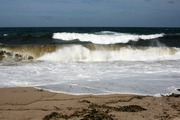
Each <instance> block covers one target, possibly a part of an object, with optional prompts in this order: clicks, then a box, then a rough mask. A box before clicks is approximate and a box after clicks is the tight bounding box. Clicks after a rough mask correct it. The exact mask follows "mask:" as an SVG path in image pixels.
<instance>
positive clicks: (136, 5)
mask: <svg viewBox="0 0 180 120" xmlns="http://www.w3.org/2000/svg"><path fill="white" fill-rule="evenodd" d="M0 27H180V0H0Z"/></svg>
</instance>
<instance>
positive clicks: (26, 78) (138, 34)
mask: <svg viewBox="0 0 180 120" xmlns="http://www.w3.org/2000/svg"><path fill="white" fill-rule="evenodd" d="M7 87H35V88H39V89H44V90H48V91H53V92H61V93H68V94H77V95H81V94H141V95H155V96H158V95H160V94H164V95H166V94H171V93H179V92H178V90H177V89H178V88H180V28H128V27H127V28H126V27H125V28H122V27H112V28H111V27H57V28H56V27H48V28H45V27H44V28H38V27H36V28H35V27H34V28H0V88H7Z"/></svg>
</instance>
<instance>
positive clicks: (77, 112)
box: [0, 87, 180, 120]
mask: <svg viewBox="0 0 180 120" xmlns="http://www.w3.org/2000/svg"><path fill="white" fill-rule="evenodd" d="M0 97H1V99H0V106H1V107H0V120H1V119H2V120H11V119H13V120H26V119H27V120H29V119H30V120H54V119H56V120H65V119H67V120H80V119H87V120H93V119H95V118H96V119H103V120H119V119H120V120H130V119H137V120H149V119H152V120H156V119H162V120H180V95H173V94H172V95H169V96H162V97H153V96H143V95H134V94H108V95H89V94H88V95H71V94H66V93H53V92H48V91H45V90H42V89H37V88H33V87H22V88H19V87H16V88H0Z"/></svg>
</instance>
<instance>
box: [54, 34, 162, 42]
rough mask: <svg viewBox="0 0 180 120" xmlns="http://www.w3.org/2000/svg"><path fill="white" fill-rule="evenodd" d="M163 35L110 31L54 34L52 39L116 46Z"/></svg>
mask: <svg viewBox="0 0 180 120" xmlns="http://www.w3.org/2000/svg"><path fill="white" fill-rule="evenodd" d="M163 36H164V34H163V33H161V34H151V35H136V34H128V33H116V32H110V31H102V32H99V33H96V34H92V33H91V34H90V33H67V32H62V33H54V34H53V39H60V40H65V41H72V40H79V41H82V42H92V43H95V44H116V43H128V42H129V41H138V40H140V39H142V40H150V39H155V38H159V37H163Z"/></svg>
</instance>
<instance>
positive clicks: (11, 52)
mask: <svg viewBox="0 0 180 120" xmlns="http://www.w3.org/2000/svg"><path fill="white" fill-rule="evenodd" d="M177 59H180V48H175V47H132V46H121V45H95V44H85V45H44V46H0V60H15V61H22V60H42V61H61V62H97V61H163V60H177Z"/></svg>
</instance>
